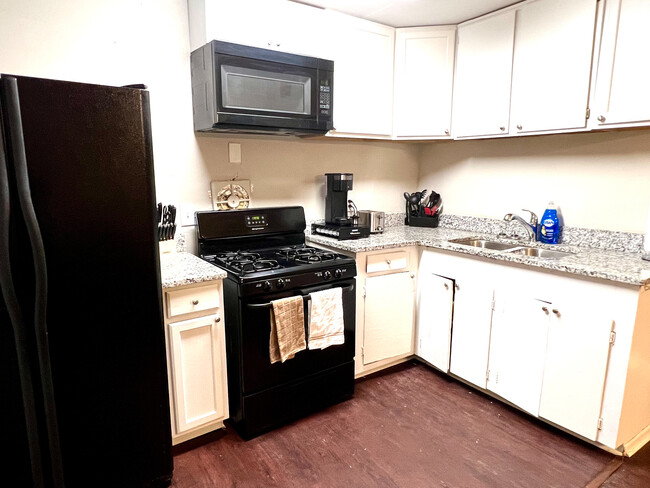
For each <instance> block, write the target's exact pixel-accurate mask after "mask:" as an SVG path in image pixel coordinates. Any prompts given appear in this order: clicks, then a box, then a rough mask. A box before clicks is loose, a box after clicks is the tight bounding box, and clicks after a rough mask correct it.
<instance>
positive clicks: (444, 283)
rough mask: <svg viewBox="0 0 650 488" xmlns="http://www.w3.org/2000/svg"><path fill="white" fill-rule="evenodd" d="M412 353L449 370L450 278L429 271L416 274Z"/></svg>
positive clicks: (452, 300) (451, 311)
mask: <svg viewBox="0 0 650 488" xmlns="http://www.w3.org/2000/svg"><path fill="white" fill-rule="evenodd" d="M416 308H417V328H416V341H415V354H416V355H417V356H419V357H420V358H422V359H424V360H425V361H426V362H428V363H429V364H431V365H433V366H435V367H436V368H438V369H439V370H441V371H443V372H445V373H447V372H449V356H450V352H451V350H450V348H451V322H452V313H453V309H454V281H453V280H450V279H449V278H445V277H443V276H439V275H437V274H435V273H431V272H422V273H420V274H419V275H418V298H417V306H416Z"/></svg>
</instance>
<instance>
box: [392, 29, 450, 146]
mask: <svg viewBox="0 0 650 488" xmlns="http://www.w3.org/2000/svg"><path fill="white" fill-rule="evenodd" d="M455 38H456V29H455V28H453V27H452V28H450V27H413V28H407V29H397V30H396V34H395V106H394V108H395V115H394V117H395V118H394V121H393V133H394V135H395V136H396V137H436V136H438V137H447V136H449V133H450V126H451V93H452V84H453V76H454V44H455Z"/></svg>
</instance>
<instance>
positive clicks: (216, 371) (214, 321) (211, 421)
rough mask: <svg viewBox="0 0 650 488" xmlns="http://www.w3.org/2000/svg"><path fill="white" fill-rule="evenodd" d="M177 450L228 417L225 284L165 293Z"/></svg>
mask: <svg viewBox="0 0 650 488" xmlns="http://www.w3.org/2000/svg"><path fill="white" fill-rule="evenodd" d="M164 306H165V338H166V343H167V368H168V380H169V393H170V399H169V403H170V409H171V419H172V444H178V443H180V442H183V441H186V440H188V439H192V438H194V437H197V436H199V435H202V434H205V433H207V432H210V431H212V430H216V429H218V428H221V427H223V421H224V420H225V419H226V418H227V417H228V391H227V376H226V349H225V331H224V320H223V308H222V307H223V291H222V282H221V280H218V281H210V282H206V283H201V284H194V285H186V286H179V287H175V288H169V289H165V290H164Z"/></svg>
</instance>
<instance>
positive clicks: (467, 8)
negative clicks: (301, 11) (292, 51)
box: [294, 0, 521, 27]
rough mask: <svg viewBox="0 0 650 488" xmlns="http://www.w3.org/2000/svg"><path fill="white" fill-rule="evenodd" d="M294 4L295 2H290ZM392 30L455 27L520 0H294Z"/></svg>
mask: <svg viewBox="0 0 650 488" xmlns="http://www.w3.org/2000/svg"><path fill="white" fill-rule="evenodd" d="M294 1H295V0H294ZM297 1H299V3H305V4H308V5H313V6H316V7H321V8H328V9H331V10H337V11H339V12H343V13H345V14H349V15H353V16H355V17H361V18H363V19H367V20H372V21H374V22H379V23H380V24H385V25H390V26H392V27H414V26H419V25H443V24H458V23H459V22H463V21H465V20H469V19H473V18H474V17H478V16H480V15H483V14H486V13H488V12H493V11H495V10H499V9H500V8H503V7H507V6H509V5H513V4H515V3H519V2H520V1H521V0H354V1H350V0H297Z"/></svg>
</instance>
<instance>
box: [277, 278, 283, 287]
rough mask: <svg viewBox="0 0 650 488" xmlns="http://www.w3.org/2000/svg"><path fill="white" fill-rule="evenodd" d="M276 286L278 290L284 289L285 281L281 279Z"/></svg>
mask: <svg viewBox="0 0 650 488" xmlns="http://www.w3.org/2000/svg"><path fill="white" fill-rule="evenodd" d="M275 286H277V287H278V288H284V280H283V279H282V278H280V279H279V280H278V281H277V282H276V283H275Z"/></svg>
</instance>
